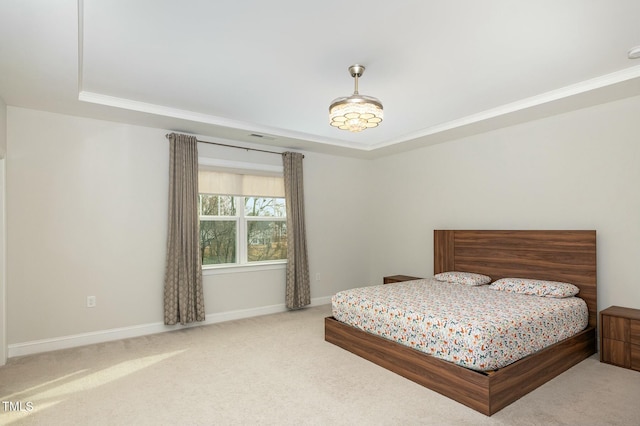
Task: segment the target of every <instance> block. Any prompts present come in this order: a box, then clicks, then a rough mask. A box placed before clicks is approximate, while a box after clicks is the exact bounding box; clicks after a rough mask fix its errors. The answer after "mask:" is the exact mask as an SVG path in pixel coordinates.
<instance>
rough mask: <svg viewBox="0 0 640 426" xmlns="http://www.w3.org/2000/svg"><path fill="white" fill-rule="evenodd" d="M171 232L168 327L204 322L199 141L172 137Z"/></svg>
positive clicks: (166, 292)
mask: <svg viewBox="0 0 640 426" xmlns="http://www.w3.org/2000/svg"><path fill="white" fill-rule="evenodd" d="M168 138H169V144H170V160H169V161H170V163H169V228H168V235H167V264H166V269H165V277H164V323H165V324H168V325H172V324H176V323H178V322H180V324H187V323H190V322H194V321H204V319H205V311H204V294H203V289H202V265H201V259H200V223H199V219H198V141H197V139H196V138H195V137H193V136H187V135H178V134H175V133H171V134H170V135H169V136H168Z"/></svg>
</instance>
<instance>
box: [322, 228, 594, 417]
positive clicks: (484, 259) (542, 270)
mask: <svg viewBox="0 0 640 426" xmlns="http://www.w3.org/2000/svg"><path fill="white" fill-rule="evenodd" d="M446 271H467V272H475V273H479V274H485V275H488V276H490V277H491V278H492V279H493V280H494V281H495V280H498V279H500V278H504V277H525V278H533V279H541V280H553V281H564V282H569V283H572V284H574V285H576V286H577V287H578V288H579V289H580V292H579V294H578V297H580V298H581V299H582V300H584V303H585V304H586V306H587V311H588V319H587V327H586V328H585V329H584V330H582V331H580V332H578V333H577V334H575V335H573V336H571V337H568V338H565V339H563V340H561V341H559V342H557V343H555V344H553V345H551V346H549V347H547V348H544V349H541V350H538V351H536V352H535V353H532V354H530V355H528V356H526V357H524V358H522V359H520V360H518V361H515V362H512V363H510V364H508V365H506V366H505V367H502V368H498V369H496V370H491V371H478V370H477V369H473V368H467V367H463V366H460V365H457V364H454V363H452V362H450V361H446V360H442V359H438V358H436V357H434V356H430V355H429V354H425V353H424V352H421V351H419V350H416V349H414V348H411V347H409V346H406V345H403V344H400V343H397V342H394V341H392V340H389V339H387V338H384V337H380V336H378V335H376V334H371V333H369V332H366V331H363V330H361V329H359V328H356V327H354V326H351V325H347V324H345V323H342V322H340V321H338V320H336V318H334V317H328V318H326V319H325V340H326V341H328V342H330V343H333V344H335V345H338V346H340V347H342V348H344V349H346V350H348V351H350V352H352V353H354V354H356V355H359V356H361V357H363V358H365V359H367V360H369V361H372V362H374V363H376V364H378V365H380V366H382V367H384V368H386V369H388V370H391V371H393V372H395V373H397V374H400V375H402V376H404V377H406V378H408V379H410V380H412V381H414V382H416V383H419V384H421V385H423V386H425V387H428V388H430V389H432V390H434V391H436V392H439V393H441V394H443V395H445V396H447V397H449V398H452V399H454V400H456V401H458V402H460V403H462V404H465V405H467V406H468V407H470V408H472V409H475V410H477V411H479V412H481V413H483V414H485V415H488V416H490V415H492V414H494V413H496V412H497V411H499V410H501V409H502V408H504V407H506V406H507V405H509V404H511V403H512V402H514V401H516V400H517V399H519V398H521V397H522V396H523V395H526V394H527V393H529V392H531V391H532V390H533V389H535V388H537V387H539V386H540V385H542V384H543V383H546V382H547V381H549V380H551V379H552V378H554V377H556V376H557V375H559V374H560V373H562V372H563V371H565V370H567V369H569V368H570V367H572V366H573V365H575V364H577V363H579V362H580V361H582V360H583V359H585V358H587V357H589V356H590V355H592V354H594V353H595V352H596V321H597V315H596V314H597V302H596V294H597V292H596V233H595V231H484V230H475V231H474V230H436V231H434V275H435V274H438V273H440V272H446ZM389 285H398V284H389Z"/></svg>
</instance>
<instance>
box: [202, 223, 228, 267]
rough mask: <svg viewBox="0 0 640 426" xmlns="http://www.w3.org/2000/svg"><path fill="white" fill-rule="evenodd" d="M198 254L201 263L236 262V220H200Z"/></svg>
mask: <svg viewBox="0 0 640 426" xmlns="http://www.w3.org/2000/svg"><path fill="white" fill-rule="evenodd" d="M200 256H202V264H203V265H217V264H220V263H236V221H235V220H234V221H229V220H201V221H200Z"/></svg>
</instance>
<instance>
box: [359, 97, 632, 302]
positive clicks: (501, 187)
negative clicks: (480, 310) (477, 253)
mask: <svg viewBox="0 0 640 426" xmlns="http://www.w3.org/2000/svg"><path fill="white" fill-rule="evenodd" d="M638 111H640V97H634V98H629V99H625V100H621V101H617V102H614V103H609V104H605V105H600V106H596V107H592V108H588V109H583V110H579V111H575V112H572V113H567V114H563V115H558V116H554V117H550V118H546V119H543V120H538V121H535V122H530V123H526V124H522V125H518V126H514V127H510V128H505V129H501V130H498V131H493V132H489V133H485V134H482V135H477V136H474V137H469V138H465V139H461V140H457V141H453V142H449V143H445V144H440V145H436V146H432V147H427V148H423V149H419V150H416V151H412V152H409V153H404V154H399V155H395V156H393V157H388V158H382V159H379V160H377V161H375V162H374V164H375V167H374V169H375V170H376V171H377V172H376V173H374V174H373V179H374V181H373V185H375V186H376V187H377V188H378V194H377V197H379V198H381V199H384V200H385V203H386V205H387V206H389V208H388V209H382V210H380V212H381V214H380V215H379V216H377V219H378V221H379V223H385V224H387V225H388V226H386V227H385V228H381V229H380V233H379V234H378V239H379V242H378V244H377V246H379V247H385V248H386V249H385V250H384V251H382V250H380V251H375V252H374V255H373V256H372V258H371V271H372V273H373V275H374V276H382V275H385V274H391V273H406V274H415V275H418V276H425V275H431V274H433V248H432V244H433V237H432V235H433V230H434V229H447V228H450V229H456V228H457V229H595V230H596V231H597V250H598V254H597V256H598V306H599V308H600V309H603V308H606V307H608V306H610V305H614V304H616V305H622V306H629V307H635V308H640V286H639V284H638V283H637V279H636V277H638V276H639V275H640V262H639V260H640V191H639V190H638V185H639V184H640V167H639V166H638V159H640V143H638V141H639V139H638V133H637V130H638V125H637V121H638Z"/></svg>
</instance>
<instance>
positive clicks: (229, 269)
mask: <svg viewBox="0 0 640 426" xmlns="http://www.w3.org/2000/svg"><path fill="white" fill-rule="evenodd" d="M286 267H287V262H278V263H257V264H255V265H224V266H209V265H206V266H203V267H202V275H203V276H207V275H219V274H236V273H243V272H258V271H270V270H276V269H286Z"/></svg>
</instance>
